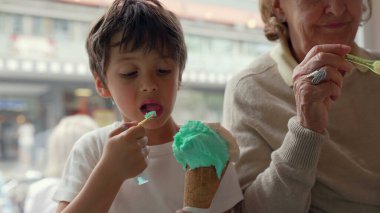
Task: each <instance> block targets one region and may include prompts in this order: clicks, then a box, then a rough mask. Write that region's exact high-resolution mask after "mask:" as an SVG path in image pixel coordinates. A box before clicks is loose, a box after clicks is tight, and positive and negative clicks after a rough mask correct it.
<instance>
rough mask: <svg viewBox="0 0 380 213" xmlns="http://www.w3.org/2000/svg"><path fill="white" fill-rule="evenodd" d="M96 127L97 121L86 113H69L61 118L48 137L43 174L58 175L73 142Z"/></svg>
mask: <svg viewBox="0 0 380 213" xmlns="http://www.w3.org/2000/svg"><path fill="white" fill-rule="evenodd" d="M97 127H98V125H97V123H96V122H95V121H94V120H93V119H92V118H91V117H89V116H87V115H71V116H67V117H64V118H62V119H61V121H60V122H59V124H58V125H57V126H56V127H55V128H54V129H53V130H52V132H51V133H50V136H49V138H48V142H47V143H48V144H47V147H48V149H47V150H48V156H47V157H48V158H47V166H46V170H45V175H46V176H47V177H60V176H61V174H62V171H63V168H64V166H65V163H66V160H67V158H68V156H69V154H70V151H71V149H72V147H73V146H74V143H75V142H76V141H77V140H78V139H79V138H80V137H81V136H82V135H84V134H85V133H87V132H89V131H91V130H94V129H95V128H97Z"/></svg>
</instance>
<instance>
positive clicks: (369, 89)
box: [223, 45, 380, 213]
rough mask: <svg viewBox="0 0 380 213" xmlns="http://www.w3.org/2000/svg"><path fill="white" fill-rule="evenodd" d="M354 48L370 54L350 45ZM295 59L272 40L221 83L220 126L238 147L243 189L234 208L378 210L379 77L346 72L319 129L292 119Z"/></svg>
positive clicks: (369, 55)
mask: <svg viewBox="0 0 380 213" xmlns="http://www.w3.org/2000/svg"><path fill="white" fill-rule="evenodd" d="M354 53H355V54H358V55H361V56H364V57H367V58H376V56H375V54H373V53H369V52H367V51H365V50H363V49H360V48H357V47H356V48H355V49H354ZM377 58H379V57H377ZM296 65H297V63H296V62H295V61H294V59H293V58H292V57H291V55H290V54H289V51H288V49H287V47H286V48H284V47H283V46H282V45H277V46H276V47H275V48H274V49H273V50H272V52H271V53H268V54H265V55H263V56H261V57H260V58H258V59H256V60H255V61H254V62H253V63H252V64H251V65H250V66H249V67H248V68H247V69H246V70H244V71H243V72H241V73H240V74H238V75H236V76H235V77H234V78H233V79H232V80H230V81H229V83H228V84H227V87H226V91H225V99H224V113H223V124H224V126H225V127H226V128H228V129H230V130H231V131H232V133H233V134H234V136H235V137H236V138H237V141H238V143H239V146H240V149H241V158H240V161H239V162H238V163H237V165H236V166H237V170H238V174H239V176H240V183H241V186H242V189H243V190H244V193H245V195H244V196H245V201H244V202H243V204H242V205H241V206H239V207H238V208H243V210H244V212H265V213H270V212H275V213H277V212H281V213H283V212H289V213H297V212H329V213H330V212H339V213H340V212H344V213H350V212H365V213H371V212H377V213H378V212H380V76H379V75H375V74H373V73H372V72H370V71H367V70H365V69H362V68H360V70H361V71H358V70H359V69H357V68H356V69H354V70H353V71H352V72H351V73H349V74H347V75H346V76H345V77H344V84H343V90H342V95H341V97H340V98H339V99H338V100H337V101H336V102H335V103H334V104H333V105H332V107H331V109H330V117H329V125H328V128H327V132H328V133H327V134H326V135H321V134H318V133H316V132H313V131H310V130H308V129H305V128H303V127H301V126H300V125H299V124H298V123H297V121H296V120H295V118H294V116H295V114H296V109H295V100H294V94H293V90H292V88H291V72H292V70H293V68H294V66H296ZM279 68H280V69H279Z"/></svg>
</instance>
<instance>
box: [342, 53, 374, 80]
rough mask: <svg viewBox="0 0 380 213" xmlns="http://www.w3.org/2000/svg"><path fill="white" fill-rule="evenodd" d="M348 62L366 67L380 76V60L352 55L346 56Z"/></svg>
mask: <svg viewBox="0 0 380 213" xmlns="http://www.w3.org/2000/svg"><path fill="white" fill-rule="evenodd" d="M346 60H347V61H349V62H351V63H354V64H358V65H361V66H363V67H366V68H368V69H369V70H371V71H373V72H374V73H376V74H378V75H380V60H368V59H364V58H360V57H358V56H354V55H351V54H347V55H346Z"/></svg>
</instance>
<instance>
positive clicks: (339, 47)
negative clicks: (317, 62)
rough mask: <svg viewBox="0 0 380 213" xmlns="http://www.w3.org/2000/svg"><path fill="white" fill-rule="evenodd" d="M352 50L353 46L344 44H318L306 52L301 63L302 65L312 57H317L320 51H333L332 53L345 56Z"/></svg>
mask: <svg viewBox="0 0 380 213" xmlns="http://www.w3.org/2000/svg"><path fill="white" fill-rule="evenodd" d="M350 51H351V47H350V46H347V45H344V44H322V45H316V46H314V47H313V48H312V49H311V50H310V51H309V52H308V53H307V54H306V56H305V58H304V60H303V61H302V62H301V63H300V65H303V64H304V63H307V62H308V61H309V60H310V59H311V58H313V57H315V56H316V55H317V54H319V53H332V54H335V55H338V56H341V57H343V56H345V55H346V54H347V53H349V52H350Z"/></svg>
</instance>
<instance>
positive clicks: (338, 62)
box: [293, 44, 353, 133]
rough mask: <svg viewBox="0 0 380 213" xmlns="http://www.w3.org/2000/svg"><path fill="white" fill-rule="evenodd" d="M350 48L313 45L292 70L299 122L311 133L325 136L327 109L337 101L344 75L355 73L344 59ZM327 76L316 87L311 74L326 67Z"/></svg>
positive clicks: (332, 45) (338, 45)
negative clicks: (350, 72)
mask: <svg viewBox="0 0 380 213" xmlns="http://www.w3.org/2000/svg"><path fill="white" fill-rule="evenodd" d="M350 50H351V47H349V46H347V45H342V44H324V45H317V46H314V47H313V48H312V49H311V50H310V51H309V53H308V54H307V55H306V57H305V58H304V60H303V61H302V62H301V63H300V64H299V65H298V66H297V67H296V68H295V69H294V71H293V90H294V93H295V99H296V109H297V119H298V122H300V124H301V125H302V126H303V127H305V128H308V129H310V130H313V131H316V132H320V133H323V132H324V130H325V129H326V127H327V123H328V110H329V106H330V105H331V103H332V102H334V101H336V100H337V99H338V98H339V96H340V94H341V88H342V84H343V76H344V74H345V73H346V72H349V71H351V70H352V68H353V67H352V64H351V63H349V62H347V61H346V60H345V59H344V56H345V55H346V54H347V53H349V52H350ZM323 67H324V69H325V70H326V73H327V76H326V78H325V80H323V81H322V82H320V83H319V84H317V85H314V84H312V82H311V78H310V77H307V75H308V74H310V73H312V72H314V71H316V70H319V69H321V68H323Z"/></svg>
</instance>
